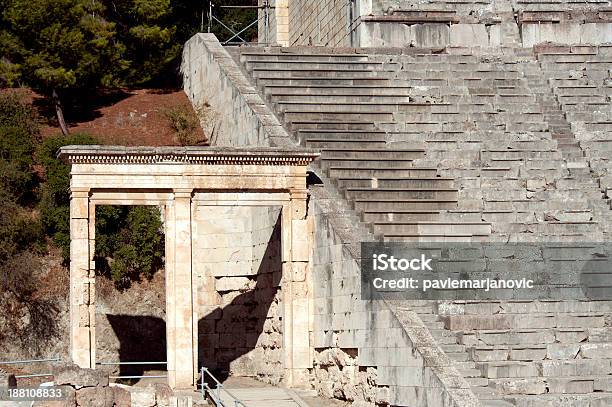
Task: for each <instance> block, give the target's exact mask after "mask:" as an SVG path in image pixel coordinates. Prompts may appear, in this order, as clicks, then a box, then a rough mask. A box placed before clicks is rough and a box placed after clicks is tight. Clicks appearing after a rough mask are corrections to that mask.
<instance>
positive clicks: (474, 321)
mask: <svg viewBox="0 0 612 407" xmlns="http://www.w3.org/2000/svg"><path fill="white" fill-rule="evenodd" d="M605 315H606V314H604V313H599V312H592V313H535V312H532V313H530V314H529V315H521V314H499V315H447V316H442V317H441V319H442V320H443V321H444V324H445V325H444V327H445V328H446V329H451V330H454V331H457V330H461V331H465V330H474V329H486V330H504V329H521V328H527V329H532V328H586V327H589V328H601V327H604V326H605Z"/></svg>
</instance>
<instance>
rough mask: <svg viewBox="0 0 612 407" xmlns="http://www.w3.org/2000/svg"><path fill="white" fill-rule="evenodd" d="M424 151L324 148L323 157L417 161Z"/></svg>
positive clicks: (333, 158) (330, 158) (331, 158)
mask: <svg viewBox="0 0 612 407" xmlns="http://www.w3.org/2000/svg"><path fill="white" fill-rule="evenodd" d="M423 153H424V150H423V149H374V148H368V149H360V148H355V147H353V148H324V149H321V156H322V158H324V159H329V160H335V159H346V158H353V159H364V160H365V159H368V160H369V159H372V160H380V159H386V160H396V159H401V160H415V159H418V158H421V157H423Z"/></svg>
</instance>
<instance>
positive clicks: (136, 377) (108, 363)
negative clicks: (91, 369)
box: [96, 362, 168, 379]
mask: <svg viewBox="0 0 612 407" xmlns="http://www.w3.org/2000/svg"><path fill="white" fill-rule="evenodd" d="M167 364H168V362H96V365H98V366H122V365H131V366H134V365H167ZM167 377H168V375H119V376H109V377H108V378H109V379H165V378H167Z"/></svg>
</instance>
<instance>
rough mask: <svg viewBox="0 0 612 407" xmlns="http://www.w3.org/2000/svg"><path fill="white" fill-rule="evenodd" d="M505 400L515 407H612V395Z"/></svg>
mask: <svg viewBox="0 0 612 407" xmlns="http://www.w3.org/2000/svg"><path fill="white" fill-rule="evenodd" d="M504 399H505V400H507V401H509V402H511V403H512V405H513V406H515V407H540V406H551V407H580V406H590V407H605V406H610V405H612V393H593V394H582V395H580V394H575V395H574V394H572V395H564V394H540V395H537V396H529V395H511V396H506V397H505V398H504Z"/></svg>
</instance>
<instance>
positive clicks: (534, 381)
mask: <svg viewBox="0 0 612 407" xmlns="http://www.w3.org/2000/svg"><path fill="white" fill-rule="evenodd" d="M492 387H493V388H494V389H496V390H498V391H500V392H501V393H503V394H544V393H546V384H545V383H544V380H543V379H538V378H530V379H514V378H510V379H497V380H495V381H494V382H493V384H492Z"/></svg>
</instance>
